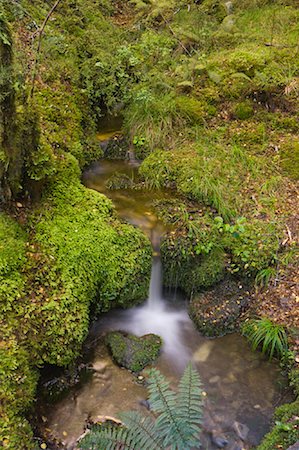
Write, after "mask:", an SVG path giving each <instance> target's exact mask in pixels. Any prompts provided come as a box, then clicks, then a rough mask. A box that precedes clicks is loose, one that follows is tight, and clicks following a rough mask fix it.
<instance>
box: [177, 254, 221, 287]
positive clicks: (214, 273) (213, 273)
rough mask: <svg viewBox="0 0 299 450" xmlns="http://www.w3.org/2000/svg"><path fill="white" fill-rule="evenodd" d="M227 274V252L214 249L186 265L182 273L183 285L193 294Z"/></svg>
mask: <svg viewBox="0 0 299 450" xmlns="http://www.w3.org/2000/svg"><path fill="white" fill-rule="evenodd" d="M224 276H225V253H224V252H223V251H221V250H213V251H211V252H210V253H209V254H208V255H205V256H202V257H201V258H200V259H199V261H196V262H195V264H194V263H193V262H192V261H191V262H190V266H189V267H188V265H186V267H185V268H184V273H182V274H181V277H182V278H181V283H180V284H181V287H182V288H183V290H184V291H185V292H187V293H188V294H191V293H192V292H194V291H195V292H198V291H199V290H201V289H207V288H209V287H211V286H214V284H216V283H218V282H219V281H221V280H223V278H224Z"/></svg>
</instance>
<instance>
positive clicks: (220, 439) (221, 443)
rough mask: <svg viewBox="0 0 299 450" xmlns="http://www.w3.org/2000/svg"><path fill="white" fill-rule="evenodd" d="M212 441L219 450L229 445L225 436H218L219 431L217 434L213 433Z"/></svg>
mask: <svg viewBox="0 0 299 450" xmlns="http://www.w3.org/2000/svg"><path fill="white" fill-rule="evenodd" d="M211 440H212V443H213V444H214V445H216V446H217V447H218V448H224V447H226V446H227V444H228V440H227V439H226V438H225V437H224V436H221V435H220V434H218V432H217V431H216V432H215V431H213V432H212V433H211Z"/></svg>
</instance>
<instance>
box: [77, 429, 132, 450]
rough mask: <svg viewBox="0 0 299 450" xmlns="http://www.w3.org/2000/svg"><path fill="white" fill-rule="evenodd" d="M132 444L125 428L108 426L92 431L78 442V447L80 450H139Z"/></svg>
mask: <svg viewBox="0 0 299 450" xmlns="http://www.w3.org/2000/svg"><path fill="white" fill-rule="evenodd" d="M132 444H133V443H132V439H131V435H130V432H129V430H128V429H127V428H124V427H122V426H117V427H114V426H111V425H110V426H108V427H105V428H104V427H101V428H99V429H98V430H92V432H90V433H88V434H87V435H86V436H85V437H84V438H83V439H82V441H80V442H79V444H78V447H79V448H80V449H81V450H140V449H138V448H137V447H134V446H133V445H132Z"/></svg>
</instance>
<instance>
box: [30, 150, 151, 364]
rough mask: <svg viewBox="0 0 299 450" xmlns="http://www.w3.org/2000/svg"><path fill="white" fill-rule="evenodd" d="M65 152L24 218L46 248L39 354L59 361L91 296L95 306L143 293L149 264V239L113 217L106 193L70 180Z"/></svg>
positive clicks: (68, 351) (69, 353)
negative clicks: (33, 209) (45, 291)
mask: <svg viewBox="0 0 299 450" xmlns="http://www.w3.org/2000/svg"><path fill="white" fill-rule="evenodd" d="M67 159H68V160H70V161H71V164H70V165H69V166H68V165H67V162H66V160H65V159H64V160H63V161H62V164H63V166H66V168H65V169H64V170H63V171H62V172H61V174H60V175H59V176H57V178H56V179H55V182H54V181H53V184H52V187H51V190H50V192H49V193H48V196H47V198H46V199H45V200H44V202H43V204H42V205H41V208H40V209H39V211H38V212H36V214H35V216H34V218H32V220H33V221H34V226H35V233H36V234H35V243H36V245H38V246H39V247H40V248H41V249H42V251H43V253H44V254H45V255H46V267H47V270H48V274H47V277H46V280H45V281H46V283H47V287H48V289H49V292H48V295H47V299H44V304H43V308H42V310H43V315H42V316H43V318H41V321H42V320H44V322H43V324H42V323H39V324H38V326H39V327H41V328H42V329H40V330H39V332H41V333H42V334H43V336H44V342H45V347H44V351H45V354H44V359H45V360H46V361H47V362H50V363H52V364H57V363H58V364H67V363H68V362H70V361H71V360H72V358H73V357H74V355H76V353H77V351H78V349H79V347H80V345H81V343H82V341H83V339H84V337H85V336H86V333H87V329H88V317H89V307H90V305H91V303H92V302H93V304H94V308H95V309H96V310H97V311H98V312H100V311H107V310H108V309H111V308H112V307H114V306H116V305H118V306H122V307H128V306H131V305H132V304H134V303H136V302H138V301H141V300H143V299H144V298H145V297H146V295H147V291H148V286H149V277H150V266H151V247H150V244H149V241H148V240H147V239H146V238H145V236H144V235H143V234H142V233H141V232H140V231H139V230H136V229H134V228H133V227H132V226H130V225H126V224H122V223H120V222H119V221H118V220H117V218H116V217H115V215H114V211H113V206H112V203H111V202H110V200H108V199H107V198H106V197H104V196H103V195H101V194H98V193H97V192H94V191H91V190H88V189H86V188H84V187H83V186H81V185H80V182H79V179H77V180H76V181H75V176H76V171H74V166H73V162H72V160H71V158H70V156H68V158H67ZM69 173H70V175H69ZM71 177H73V183H72V184H70V180H71ZM36 217H39V220H38V223H36V222H35V220H36ZM51 261H52V263H50V262H51ZM70 311H72V314H70ZM49 312H51V314H50V315H49ZM53 336H55V339H52V338H53Z"/></svg>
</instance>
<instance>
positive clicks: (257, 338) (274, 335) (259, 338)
mask: <svg viewBox="0 0 299 450" xmlns="http://www.w3.org/2000/svg"><path fill="white" fill-rule="evenodd" d="M242 333H243V334H244V336H246V337H247V339H248V340H249V341H250V342H251V343H252V348H253V350H256V349H257V348H258V347H260V346H261V349H262V353H264V354H268V355H269V359H272V358H273V356H274V355H275V354H276V355H277V356H280V357H281V356H283V355H284V353H285V352H286V351H287V349H288V339H287V335H286V332H285V329H284V327H283V326H282V325H278V324H276V323H273V322H272V321H271V320H270V319H267V318H259V319H251V320H248V321H246V322H245V323H244V324H243V326H242Z"/></svg>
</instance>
